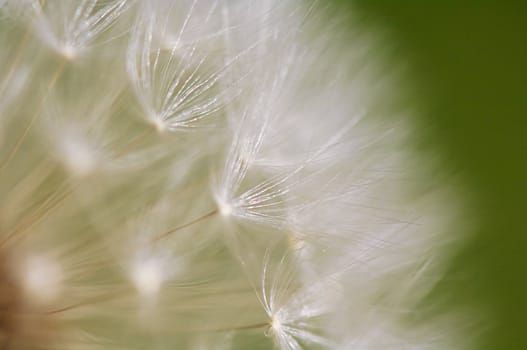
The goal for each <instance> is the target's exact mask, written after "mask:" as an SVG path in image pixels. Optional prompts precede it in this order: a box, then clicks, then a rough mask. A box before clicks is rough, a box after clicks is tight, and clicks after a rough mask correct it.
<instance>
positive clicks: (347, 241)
mask: <svg viewBox="0 0 527 350" xmlns="http://www.w3.org/2000/svg"><path fill="white" fill-rule="evenodd" d="M0 9H1V10H0V11H1V15H0V45H1V47H2V49H1V50H0V309H1V312H0V347H2V348H3V349H160V350H161V349H187V348H188V349H264V348H273V347H275V348H276V349H282V350H298V349H322V348H324V349H342V350H344V349H350V350H351V349H432V348H434V349H446V348H449V349H451V348H452V344H449V345H446V340H448V341H449V342H452V339H453V338H452V336H453V335H452V333H449V332H448V331H446V329H445V328H443V327H442V325H441V324H440V323H438V322H434V323H433V324H426V323H421V324H419V325H415V324H411V323H410V321H409V320H410V319H412V313H413V312H415V311H412V310H413V308H414V307H415V305H417V302H418V301H419V298H420V297H423V296H424V295H425V294H426V292H427V291H428V290H429V288H430V287H431V286H433V285H434V283H435V282H436V281H437V279H438V278H439V274H440V268H441V261H440V259H439V256H438V254H439V252H440V247H441V242H442V237H443V231H444V225H442V221H444V220H446V218H447V217H448V215H446V214H445V211H444V210H443V209H442V206H441V205H440V202H441V200H440V197H439V196H438V195H436V194H432V195H429V196H427V197H426V196H417V195H415V193H412V196H410V191H409V189H410V188H411V186H412V184H415V183H416V182H417V181H421V180H422V178H421V177H420V175H419V170H422V169H423V168H424V167H425V166H424V165H423V163H422V162H421V163H420V164H419V165H420V166H419V167H417V166H415V165H416V164H415V163H416V162H412V161H410V159H412V156H411V155H410V154H409V152H408V149H407V140H406V136H407V135H408V134H409V132H410V131H411V129H410V128H408V127H407V124H406V123H405V122H404V120H402V118H400V117H398V116H397V113H394V114H393V115H388V113H387V112H386V111H384V110H383V108H382V106H383V104H389V102H387V101H388V100H389V97H388V96H389V93H388V94H387V91H388V92H390V89H393V86H392V85H390V84H389V83H388V82H387V81H388V80H387V79H385V77H384V78H383V75H384V74H385V72H384V73H383V72H382V71H381V70H376V65H375V63H374V62H372V61H371V55H372V52H374V50H373V48H372V47H370V46H368V40H367V39H366V38H365V37H366V35H355V36H353V35H351V34H349V32H348V30H349V28H348V27H347V26H346V25H345V24H344V23H343V22H342V21H340V20H339V18H330V17H329V16H327V12H326V9H325V7H324V2H316V1H300V0H286V1H281V0H262V1H244V0H210V1H201V0H200V1H198V0H135V1H133V0H75V1H69V0H3V1H0ZM372 45H373V44H372ZM390 86H391V87H390ZM379 106H380V107H379ZM422 174H424V171H423V172H422ZM430 192H432V191H430ZM410 197H412V198H410ZM438 203H439V204H438ZM445 346H446V347H445Z"/></svg>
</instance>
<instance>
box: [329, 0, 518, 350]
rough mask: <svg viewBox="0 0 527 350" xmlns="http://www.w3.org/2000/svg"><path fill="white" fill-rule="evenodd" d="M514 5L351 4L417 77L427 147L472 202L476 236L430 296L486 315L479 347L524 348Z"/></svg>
mask: <svg viewBox="0 0 527 350" xmlns="http://www.w3.org/2000/svg"><path fill="white" fill-rule="evenodd" d="M336 4H337V5H336V8H337V9H338V10H339V11H343V10H346V11H351V10H352V9H351V7H350V6H349V5H350V4H351V3H350V2H349V1H340V2H338V1H337V2H336ZM513 4H514V3H513ZM513 4H507V3H506V2H498V1H496V2H494V3H493V2H485V1H480V2H472V3H471V4H466V3H465V4H461V2H460V3H455V2H433V1H403V2H401V1H390V0H384V1H370V0H359V1H353V3H352V5H353V11H354V17H355V18H359V19H360V20H361V21H363V22H364V23H365V24H366V25H373V26H375V27H377V28H379V27H380V28H382V30H383V31H384V32H385V34H386V35H387V38H389V45H390V46H391V47H390V48H389V50H387V52H388V53H387V55H390V56H393V57H388V59H390V58H393V60H394V61H396V62H397V61H398V62H403V63H404V64H405V67H406V68H407V69H408V70H409V72H410V75H411V76H412V81H410V84H411V85H413V86H412V87H411V89H412V90H413V93H412V94H411V96H410V99H411V101H409V102H410V103H414V104H415V105H419V110H420V113H419V116H418V117H419V118H421V119H422V120H421V125H422V130H420V133H421V135H420V136H422V139H421V145H420V146H421V147H422V148H425V149H427V150H428V151H433V152H438V154H441V156H442V159H443V164H442V166H443V167H444V168H445V169H448V171H449V172H451V173H452V174H455V176H459V178H461V181H462V186H463V188H464V189H466V191H465V192H464V193H463V195H464V196H469V197H470V198H468V199H469V202H471V203H473V207H471V208H467V209H469V210H470V211H472V212H473V214H474V215H473V217H474V218H475V222H473V223H472V224H473V225H474V226H473V227H474V229H473V231H474V232H468V233H470V234H472V236H471V238H470V239H469V241H468V242H466V243H465V244H464V245H463V247H462V250H461V252H459V253H457V254H456V257H455V258H454V259H453V260H452V261H451V263H450V270H449V273H448V274H447V275H446V276H445V277H444V279H443V281H442V283H441V284H440V285H439V286H438V288H437V289H436V290H435V293H434V295H433V297H432V301H434V302H436V303H437V304H438V305H441V310H443V311H447V310H466V308H475V309H476V310H478V309H479V310H487V311H488V312H489V316H488V319H486V321H487V322H488V328H485V327H479V328H478V327H474V328H473V329H466V332H467V333H466V334H467V335H471V336H472V335H477V343H476V344H475V345H474V346H475V348H476V349H499V350H508V349H527V68H526V66H527V10H526V9H527V5H523V6H522V5H521V2H518V3H517V4H516V5H513ZM466 233H467V232H454V234H459V235H464V234H466ZM438 312H439V311H438ZM463 331H464V330H462V332H463Z"/></svg>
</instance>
